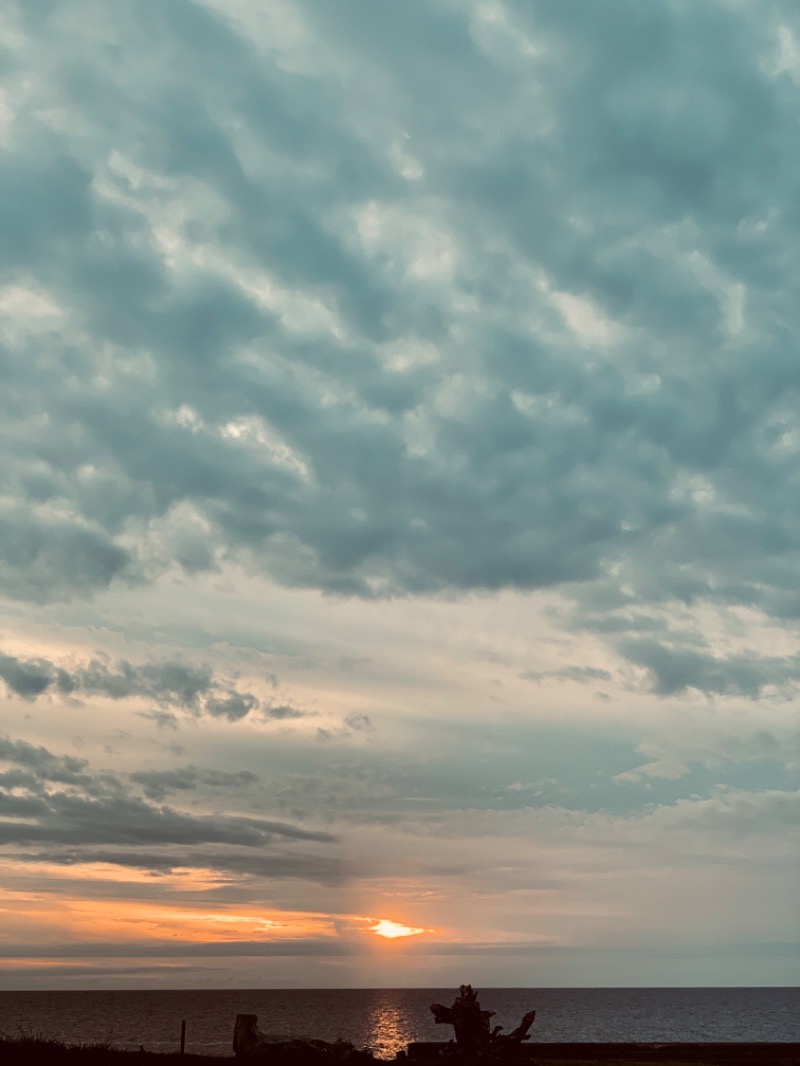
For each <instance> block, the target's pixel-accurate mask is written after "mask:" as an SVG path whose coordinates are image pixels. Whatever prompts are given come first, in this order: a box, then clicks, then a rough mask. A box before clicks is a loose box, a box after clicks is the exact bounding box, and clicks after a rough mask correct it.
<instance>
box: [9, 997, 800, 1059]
mask: <svg viewBox="0 0 800 1066" xmlns="http://www.w3.org/2000/svg"><path fill="white" fill-rule="evenodd" d="M456 994H457V990H456V989H455V988H448V989H432V988H428V989H424V988H398V989H326V990H322V989H318V990H313V989H311V990H299V989H288V990H285V989H284V990H278V989H276V990H272V989H224V990H222V989H221V990H211V989H203V990H202V991H189V990H181V991H174V990H171V991H139V990H130V991H129V990H126V991H113V992H111V991H91V992H77V991H62V992H0V1033H5V1034H9V1035H15V1034H16V1033H17V1032H18V1031H19V1030H20V1029H23V1030H26V1031H34V1032H39V1033H41V1035H42V1036H45V1037H48V1038H52V1039H55V1040H64V1041H67V1042H69V1043H98V1042H108V1043H110V1044H112V1045H113V1046H115V1047H120V1048H128V1049H138V1048H139V1047H140V1045H143V1046H144V1047H145V1049H146V1050H147V1051H162V1052H165V1051H174V1050H177V1049H178V1047H179V1045H180V1032H181V1021H185V1022H186V1051H187V1052H191V1053H194V1054H207V1055H231V1054H232V1048H231V1041H232V1037H233V1026H234V1022H235V1019H236V1015H237V1014H256V1015H258V1025H259V1028H260V1029H261V1031H262V1032H264V1033H266V1034H268V1035H270V1036H274V1037H276V1038H277V1037H288V1036H311V1037H318V1038H320V1039H322V1040H336V1039H337V1038H339V1037H342V1038H343V1039H345V1040H349V1041H351V1042H352V1043H353V1044H355V1045H356V1046H357V1047H369V1048H371V1049H372V1050H373V1051H374V1053H375V1054H376V1055H378V1056H380V1057H382V1058H391V1057H393V1056H394V1054H395V1052H396V1051H398V1050H399V1049H401V1048H403V1047H405V1045H406V1044H407V1043H409V1042H410V1041H412V1040H448V1039H450V1038H451V1036H452V1029H451V1028H450V1027H449V1026H444V1025H439V1026H437V1025H436V1024H435V1023H434V1021H433V1017H432V1015H431V1013H430V1010H429V1006H430V1004H431V1003H434V1002H438V1003H445V1004H448V1005H449V1004H450V1003H452V1001H453V999H454V997H455V995H456ZM479 998H480V1002H481V1006H482V1007H483V1009H484V1010H494V1011H496V1012H497V1014H496V1017H495V1018H493V1019H492V1024H498V1025H503V1026H504V1027H505V1029H506V1031H509V1030H511V1029H513V1028H514V1026H516V1025H517V1024H518V1022H519V1020H520V1018H521V1017H522V1015H523V1014H524V1013H525V1012H526V1011H528V1010H531V1009H535V1010H536V1021H535V1023H534V1026H533V1029H532V1032H531V1037H532V1042H536V1041H562V1040H563V1041H587V1042H588V1041H600V1042H613V1041H643V1042H650V1041H658V1042H661V1041H663V1042H669V1041H687V1042H694V1041H700V1042H702V1041H726V1042H728V1041H729V1042H736V1041H798V1040H800V988H627V989H626V988H487V989H481V990H480V996H479Z"/></svg>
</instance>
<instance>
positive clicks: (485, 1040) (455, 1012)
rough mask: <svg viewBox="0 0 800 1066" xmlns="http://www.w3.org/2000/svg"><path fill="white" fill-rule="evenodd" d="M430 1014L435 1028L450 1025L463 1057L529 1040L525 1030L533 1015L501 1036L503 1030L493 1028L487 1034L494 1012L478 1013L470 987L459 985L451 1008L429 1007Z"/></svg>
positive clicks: (478, 1009) (475, 997)
mask: <svg viewBox="0 0 800 1066" xmlns="http://www.w3.org/2000/svg"><path fill="white" fill-rule="evenodd" d="M431 1013H432V1014H433V1018H434V1021H435V1022H436V1024H437V1025H452V1026H453V1029H454V1030H455V1038H456V1046H457V1048H458V1049H459V1050H460V1051H463V1052H464V1053H465V1054H467V1055H476V1054H479V1053H481V1052H484V1051H488V1050H491V1049H494V1048H496V1049H498V1050H499V1049H500V1048H502V1047H514V1046H517V1045H519V1044H521V1043H522V1041H523V1040H529V1039H530V1035H529V1029H530V1027H531V1026H532V1025H533V1019H534V1018H535V1017H536V1011H533V1010H532V1011H529V1012H528V1013H527V1014H526V1015H525V1016H524V1018H523V1019H522V1021H521V1022H520V1023H519V1025H518V1026H517V1028H516V1029H513V1030H512V1031H511V1032H510V1033H508V1034H506V1035H505V1036H501V1031H502V1028H503V1026H502V1025H496V1026H495V1027H494V1029H492V1030H491V1031H490V1030H489V1019H490V1018H493V1017H494V1015H495V1014H496V1011H493V1010H481V1005H480V1003H479V1002H478V993H477V992H475V991H474V990H473V988H472V985H461V987H460V988H459V990H458V996H457V997H456V999H455V1000H454V1001H453V1005H452V1007H444V1006H442V1004H441V1003H432V1004H431Z"/></svg>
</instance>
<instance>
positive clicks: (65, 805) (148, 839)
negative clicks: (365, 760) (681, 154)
mask: <svg viewBox="0 0 800 1066" xmlns="http://www.w3.org/2000/svg"><path fill="white" fill-rule="evenodd" d="M0 758H2V759H4V760H6V761H8V762H10V763H12V774H11V775H10V777H9V778H8V779H7V780H6V781H5V788H4V789H3V792H2V793H0V806H2V808H3V810H4V811H5V813H6V814H7V815H8V816H10V818H9V820H6V821H3V822H2V824H0V845H28V846H30V845H37V844H39V845H41V844H52V845H64V846H66V847H69V846H72V847H75V846H78V845H80V846H81V847H92V846H97V845H115V846H125V845H127V846H133V847H142V846H145V847H146V846H166V845H169V846H170V848H171V849H174V847H175V846H179V847H191V846H193V845H194V846H197V845H226V846H235V847H240V848H246V849H256V850H257V851H259V852H260V849H263V848H265V847H271V846H272V845H274V844H275V843H278V842H280V843H283V844H285V843H287V842H288V843H291V842H298V843H306V844H325V845H329V844H334V843H335V842H336V837H335V836H333V835H332V834H331V833H327V832H320V831H317V830H313V829H304V828H302V827H300V826H298V825H292V824H290V823H288V822H285V821H277V820H272V819H269V818H264V817H248V816H246V815H223V814H214V815H211V814H204V813H199V814H196V813H191V814H190V813H186V812H184V811H180V810H177V809H174V808H172V807H168V806H166V805H163V804H162V805H160V806H156V804H155V803H151V802H148V801H147V800H145V799H142V798H140V797H138V796H136V795H135V794H132V793H131V790H130V788H128V787H125V785H124V784H123V782H122V781H120V780H119V779H118V778H116V777H114V776H113V775H110V774H93V773H91V772H89V770H88V766H87V764H86V762H85V761H84V760H78V759H73V758H70V757H66V756H56V755H53V754H52V753H51V752H49V751H47V750H46V749H45V748H41V747H39V748H37V747H34V746H33V745H31V744H28V743H25V742H23V741H13V740H10V739H2V738H0ZM14 767H17V768H20V767H21V768H23V770H24V771H26V772H28V773H26V775H25V776H24V777H23V778H20V777H19V775H17V776H16V777H15V775H14V774H13V769H14ZM254 776H255V775H253V774H248V773H241V774H228V773H224V772H220V771H215V770H212V769H209V770H200V769H194V768H188V771H187V773H186V774H184V775H181V774H180V772H177V773H175V774H173V775H171V776H170V775H169V774H163V775H154V776H149V775H148V774H146V773H144V774H142V775H141V779H137V777H136V776H134V777H133V780H134V781H137V783H139V784H142V785H143V786H144V787H145V789H146V790H147V791H149V793H150V794H151V795H154V797H156V798H160V796H162V795H163V794H164V793H165V792H166V791H167V789H171V790H173V791H187V790H189V789H192V788H195V789H197V788H201V787H202V786H206V787H212V788H218V787H223V788H224V787H229V786H230V784H231V783H233V782H236V783H237V784H239V785H243V786H248V785H250V784H252V783H253V779H254ZM31 778H33V780H31ZM63 786H68V787H67V788H65V787H63ZM18 788H22V789H24V790H25V791H24V792H15V791H10V790H13V789H18ZM15 819H17V820H15ZM170 858H173V856H172V855H171V856H170ZM267 858H270V855H269V853H267ZM233 861H235V856H234V860H233ZM278 865H280V864H279V863H278ZM312 866H313V864H312Z"/></svg>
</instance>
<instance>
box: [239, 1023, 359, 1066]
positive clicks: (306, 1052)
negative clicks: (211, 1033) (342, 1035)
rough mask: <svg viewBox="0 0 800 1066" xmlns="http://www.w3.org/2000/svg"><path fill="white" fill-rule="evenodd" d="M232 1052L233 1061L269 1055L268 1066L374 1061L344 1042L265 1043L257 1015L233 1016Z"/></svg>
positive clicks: (356, 1064) (350, 1065)
mask: <svg viewBox="0 0 800 1066" xmlns="http://www.w3.org/2000/svg"><path fill="white" fill-rule="evenodd" d="M233 1053H234V1055H236V1057H237V1058H258V1057H260V1056H269V1061H270V1064H271V1066H338V1064H340V1063H345V1062H346V1063H347V1064H348V1066H359V1064H362V1066H368V1064H369V1063H373V1062H374V1059H373V1057H372V1055H370V1053H369V1052H368V1051H358V1050H357V1048H355V1047H354V1046H353V1044H348V1043H347V1041H346V1040H336V1041H335V1042H334V1043H332V1044H331V1043H329V1042H328V1041H327V1040H311V1039H308V1038H306V1037H301V1038H298V1039H296V1040H269V1039H268V1038H267V1037H266V1036H265V1035H264V1034H263V1033H262V1032H261V1030H260V1029H259V1028H258V1015H257V1014H237V1015H236V1024H235V1026H234V1028H233Z"/></svg>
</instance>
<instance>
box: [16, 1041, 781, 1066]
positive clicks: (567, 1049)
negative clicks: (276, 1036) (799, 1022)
mask: <svg viewBox="0 0 800 1066" xmlns="http://www.w3.org/2000/svg"><path fill="white" fill-rule="evenodd" d="M231 1058H232V1056H231ZM228 1061H230V1059H229V1058H226V1057H223V1056H208V1055H189V1054H186V1055H180V1054H177V1053H175V1054H162V1053H156V1052H147V1051H118V1050H115V1049H114V1048H110V1047H107V1046H106V1045H102V1044H99V1045H87V1044H82V1045H67V1044H61V1043H58V1042H56V1041H52V1040H45V1039H41V1038H37V1037H2V1036H0V1066H40V1064H41V1066H223V1064H224V1063H226V1062H228ZM237 1061H241V1062H242V1063H244V1064H247V1063H249V1064H250V1066H380V1063H381V1060H379V1059H373V1058H372V1056H371V1055H369V1054H368V1053H365V1052H360V1051H355V1050H353V1051H352V1052H346V1053H344V1054H341V1055H339V1054H337V1055H335V1056H332V1055H331V1054H329V1053H325V1052H323V1051H315V1050H314V1049H313V1047H305V1048H297V1047H295V1048H288V1047H282V1046H280V1045H276V1046H275V1047H274V1048H270V1049H269V1050H267V1051H265V1052H262V1053H260V1054H258V1055H253V1056H247V1057H245V1058H243V1059H241V1060H237ZM393 1061H395V1062H401V1061H405V1063H406V1064H407V1066H545V1064H550V1063H552V1064H558V1066H800V1044H798V1043H793V1044H788V1043H787V1044H778V1043H774V1044H773V1043H765V1044H729V1043H726V1044H589V1043H571V1044H566V1043H561V1044H539V1043H533V1044H523V1045H522V1046H520V1047H519V1048H517V1049H515V1050H514V1051H513V1052H509V1053H507V1054H493V1055H491V1056H487V1057H485V1058H484V1057H480V1058H477V1059H473V1060H469V1059H467V1058H465V1057H464V1056H462V1055H460V1054H458V1053H454V1051H453V1050H452V1045H448V1044H444V1043H441V1044H409V1046H408V1050H407V1052H406V1053H405V1054H404V1055H403V1054H401V1056H400V1057H398V1059H397V1060H393Z"/></svg>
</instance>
